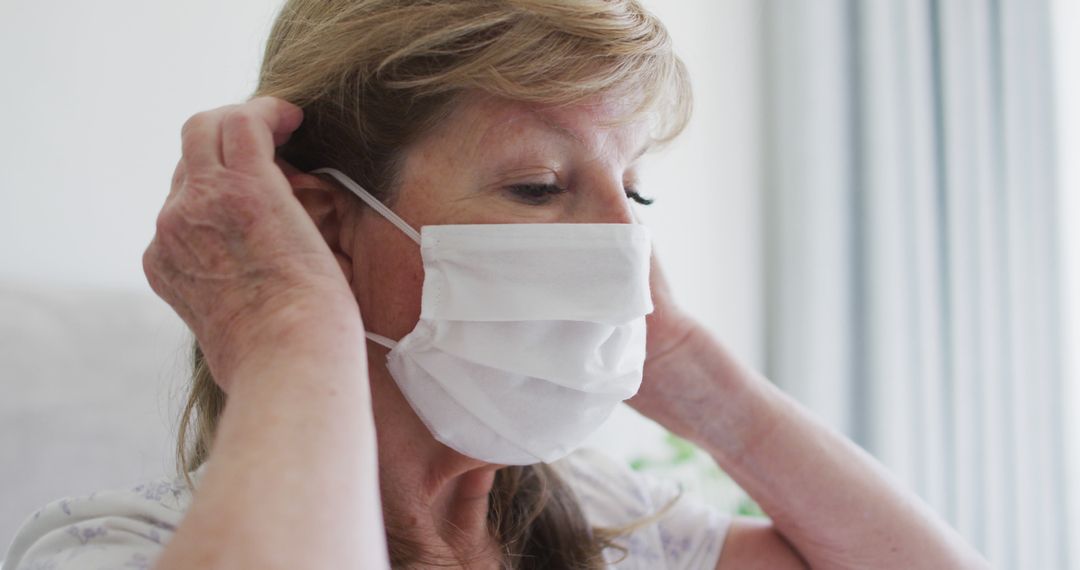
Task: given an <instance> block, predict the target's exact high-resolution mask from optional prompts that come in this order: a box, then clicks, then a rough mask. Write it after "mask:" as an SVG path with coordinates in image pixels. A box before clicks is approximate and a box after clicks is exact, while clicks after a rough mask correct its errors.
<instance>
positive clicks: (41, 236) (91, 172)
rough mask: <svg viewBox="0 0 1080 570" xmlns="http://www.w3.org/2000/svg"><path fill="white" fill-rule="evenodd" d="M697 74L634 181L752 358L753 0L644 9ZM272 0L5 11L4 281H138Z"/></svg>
mask: <svg viewBox="0 0 1080 570" xmlns="http://www.w3.org/2000/svg"><path fill="white" fill-rule="evenodd" d="M649 4H650V5H651V6H653V7H654V9H656V10H657V11H658V12H659V13H660V14H661V16H662V17H663V18H664V20H665V21H666V22H667V24H668V25H669V26H670V28H671V31H672V33H673V34H674V36H675V39H676V42H677V45H678V47H679V49H680V52H681V53H682V54H683V55H684V56H685V59H686V60H687V63H688V64H689V66H690V68H691V71H692V73H693V77H694V80H695V84H696V94H697V97H698V105H697V115H696V117H695V119H694V123H693V124H692V125H691V127H690V131H689V132H688V133H687V135H686V137H685V138H684V139H683V140H681V141H680V142H679V143H677V144H676V145H675V146H674V147H673V148H672V149H670V150H669V151H668V152H667V153H666V154H665V155H663V156H660V157H658V160H656V162H655V164H654V165H653V166H652V168H649V169H648V170H647V171H646V173H645V175H644V176H643V178H644V182H645V185H646V186H645V188H646V189H647V191H648V192H651V193H653V194H654V195H656V196H657V197H658V198H659V199H658V201H657V204H656V205H654V206H653V207H652V208H651V209H649V210H648V212H647V214H645V218H646V220H647V221H648V222H649V223H650V224H652V225H653V226H654V230H655V233H656V234H657V239H658V243H659V247H660V250H661V252H662V254H663V260H664V262H665V264H666V266H667V270H668V272H669V274H670V278H671V280H672V281H673V282H674V287H675V290H676V291H677V293H678V294H679V296H680V297H681V299H682V300H683V301H684V303H685V304H686V305H687V306H688V307H689V308H691V309H692V310H694V311H695V312H697V313H698V314H699V315H700V316H701V317H702V319H704V320H705V322H706V323H707V324H708V325H709V326H710V327H711V328H712V329H713V330H715V331H717V332H718V333H720V334H721V335H722V336H723V337H724V338H725V339H727V340H728V341H729V342H730V343H731V344H732V345H733V346H734V347H735V348H736V350H737V351H738V352H739V353H740V354H744V355H746V356H747V357H748V358H750V359H751V360H752V361H755V362H757V361H759V354H760V347H759V342H758V339H759V337H760V336H761V335H760V326H759V318H758V315H759V313H760V311H759V306H760V295H759V294H758V291H759V290H760V279H759V271H758V268H759V263H758V259H759V255H758V243H759V239H758V236H759V231H758V223H757V190H758V179H757V166H758V160H757V124H756V119H757V110H756V109H757V106H756V102H757V80H756V59H755V56H754V53H755V51H756V48H757V44H756V37H755V34H756V30H757V26H756V23H755V22H756V20H755V15H754V8H753V6H754V1H753V0H723V1H719V2H717V1H715V0H713V1H709V0H693V1H687V0H680V1H679V2H661V1H660V0H652V1H650V2H649ZM278 5H279V3H278V2H276V1H271V0H230V1H229V2H218V1H213V0H190V1H187V2H182V3H167V2H166V3H162V2H144V1H142V0H110V1H105V2H82V1H78V0H66V1H65V0H36V1H30V0H15V1H10V0H9V1H5V2H2V3H0V69H4V70H5V74H4V75H5V78H4V88H3V89H2V90H0V108H2V109H3V113H0V116H3V124H2V129H3V132H4V133H5V135H6V136H5V137H4V139H3V140H2V141H0V279H17V280H19V281H28V282H51V283H61V284H73V285H80V286H81V285H94V286H108V287H122V288H141V289H147V288H148V287H147V286H146V284H145V280H144V278H143V274H142V268H141V262H140V259H141V256H142V252H143V249H144V248H145V246H146V244H147V243H148V242H149V240H150V237H151V235H152V233H153V225H154V219H155V216H156V214H157V211H158V208H159V207H160V205H161V203H162V202H163V201H164V198H165V195H166V192H167V190H168V184H169V179H170V176H171V174H172V171H173V168H174V167H175V164H176V160H177V158H178V157H179V152H180V148H179V146H180V145H179V141H180V137H179V131H180V126H181V124H182V123H183V121H184V120H185V119H186V118H187V117H188V116H189V115H191V114H193V113H194V112H196V111H199V110H202V109H206V108H212V107H216V106H219V105H223V104H226V103H230V102H236V101H240V100H243V99H244V98H246V97H247V95H248V94H249V93H250V92H251V91H252V89H253V88H254V84H255V77H256V72H257V68H258V63H259V59H260V56H261V51H262V46H263V42H264V40H265V36H266V33H267V30H268V28H269V25H270V22H271V21H272V18H273V16H274V14H275V13H276V10H277V7H278Z"/></svg>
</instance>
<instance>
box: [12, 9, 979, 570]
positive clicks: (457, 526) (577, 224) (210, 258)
mask: <svg viewBox="0 0 1080 570" xmlns="http://www.w3.org/2000/svg"><path fill="white" fill-rule="evenodd" d="M256 95H258V97H255V98H253V99H252V100H250V101H248V102H247V103H245V104H242V105H234V106H228V107H224V108H221V109H217V110H214V111H209V112H204V113H199V114H198V115H195V116H194V117H192V118H191V119H190V120H189V121H188V122H187V123H186V124H185V125H184V129H183V157H182V159H181V160H180V163H179V166H178V167H177V169H176V174H175V176H174V178H173V182H172V189H171V191H170V193H169V196H168V198H167V200H166V203H165V206H164V208H163V209H162V212H161V214H160V216H159V218H158V223H157V234H156V235H155V237H154V240H153V242H152V243H151V244H150V247H149V248H148V249H147V251H146V254H145V257H144V265H145V269H146V273H147V276H148V278H149V281H150V284H151V286H152V287H153V289H154V291H156V292H157V293H158V294H159V295H160V296H161V297H162V298H164V299H165V300H166V301H167V302H169V303H170V304H171V305H172V307H174V308H175V310H176V311H177V312H178V313H179V314H180V316H181V317H182V318H183V319H184V320H185V321H186V323H187V324H188V325H189V326H190V327H191V329H192V331H193V332H194V334H195V337H196V339H197V343H196V346H195V349H194V354H195V377H194V385H193V389H192V394H191V398H190V400H189V402H188V406H187V409H186V412H185V415H184V419H183V423H182V429H181V438H180V442H179V446H178V452H179V453H178V454H179V459H180V466H181V469H182V470H184V471H185V473H184V476H185V477H184V478H187V479H188V482H189V483H190V482H194V492H193V493H191V492H189V491H188V488H187V487H186V486H184V485H181V484H179V482H180V481H181V480H182V479H181V478H179V477H178V478H177V479H175V480H174V483H175V484H169V483H162V484H159V485H157V486H152V485H151V486H142V487H139V488H137V489H136V490H135V491H133V492H128V493H126V494H125V493H115V492H114V493H100V494H97V495H96V496H93V497H90V498H87V499H83V500H67V501H64V502H61V503H57V504H54V505H51V506H50V507H48V508H46V509H45V510H44V511H43V512H42V513H39V514H40V515H41V516H38V517H36V518H35V519H34V520H31V521H29V522H28V523H27V525H26V526H25V527H24V528H23V530H22V531H21V533H20V535H19V536H18V537H17V538H16V541H15V543H14V545H13V548H12V551H11V553H9V556H10V557H12V558H10V559H9V561H8V562H9V564H11V565H12V567H13V568H14V567H18V568H45V567H48V568H98V567H110V568H114V567H115V568H120V567H142V568H147V567H150V566H151V564H152V565H153V567H154V568H158V569H162V570H166V569H180V568H328V569H329V568H333V569H338V568H379V567H386V566H387V565H392V566H394V567H402V568H421V567H435V566H460V567H468V568H560V569H562V568H575V569H577V568H580V569H585V568H603V567H608V566H609V565H614V566H615V567H617V568H714V567H715V568H733V569H744V568H773V569H780V568H805V567H812V568H904V569H910V568H935V569H943V568H981V567H985V562H984V561H983V560H982V559H981V558H980V557H979V555H978V554H977V553H975V552H974V551H973V550H972V549H971V548H970V547H969V546H967V545H966V544H965V543H964V542H963V541H962V540H961V539H960V538H959V537H958V536H957V535H956V534H955V533H954V532H953V531H952V530H951V529H950V528H949V527H948V526H947V525H945V524H944V523H943V522H942V521H941V520H940V519H938V518H937V517H936V516H935V515H934V514H933V513H932V512H931V511H930V510H929V509H928V508H927V507H926V506H925V505H924V504H922V503H921V502H920V501H919V500H918V499H917V498H915V497H914V496H912V495H911V494H909V493H907V492H905V491H903V490H902V489H901V488H900V486H899V485H897V484H896V483H895V482H894V481H893V480H891V479H890V477H889V475H888V474H887V473H886V472H885V471H884V470H883V469H882V468H881V467H880V466H879V465H878V464H877V463H875V461H874V460H873V459H872V458H870V457H869V456H867V455H866V454H865V453H863V452H862V451H861V450H859V449H858V448H857V447H856V446H855V445H853V444H852V443H850V442H849V441H847V440H845V439H843V438H842V437H840V436H838V435H837V434H835V433H833V432H831V431H829V430H828V429H826V428H825V427H824V426H823V425H822V424H821V423H820V422H818V421H817V420H815V419H814V418H812V417H811V416H810V415H809V414H808V413H807V412H806V410H804V409H803V408H802V407H800V406H799V405H798V404H796V403H795V402H794V401H792V400H791V399H790V398H788V397H787V396H785V395H784V394H783V393H781V392H780V391H778V390H777V389H776V388H774V387H773V386H772V385H771V384H770V383H769V382H767V381H766V380H765V379H764V378H762V377H761V376H759V375H757V374H755V373H754V372H752V371H750V370H748V369H746V368H744V367H742V366H740V365H739V364H738V363H737V362H736V361H735V360H734V359H733V358H732V357H731V356H730V355H729V353H728V352H727V351H726V350H725V349H724V347H723V346H722V345H721V344H720V343H719V342H718V341H717V340H716V339H714V338H713V337H711V336H710V335H709V334H707V333H706V332H705V331H704V329H703V328H702V327H701V326H700V325H699V323H698V322H697V321H696V320H695V319H694V318H693V317H692V316H691V315H688V314H686V313H685V312H683V311H681V310H680V309H679V307H678V305H677V304H676V303H675V301H674V300H673V299H672V298H671V295H670V292H669V290H668V288H667V286H666V284H665V282H664V279H663V275H662V274H661V273H660V271H659V268H658V266H657V265H656V262H655V260H654V259H651V257H650V250H649V240H648V234H647V232H646V230H645V229H644V228H643V227H642V226H640V225H639V224H637V223H635V218H634V214H633V208H634V203H635V202H638V203H647V202H648V200H647V199H646V198H644V197H642V196H641V195H640V194H639V193H638V191H637V190H636V189H635V185H634V184H635V179H634V172H635V168H636V165H637V164H638V161H639V160H640V159H641V157H642V155H643V154H644V153H646V152H647V151H648V150H649V149H650V148H653V147H654V146H655V145H656V144H657V143H661V142H663V141H666V140H669V139H671V138H672V137H674V136H675V135H676V134H677V133H678V132H679V130H680V129H681V128H682V127H683V125H684V124H685V122H686V119H687V115H688V112H689V108H690V95H689V87H688V82H687V78H686V75H685V71H684V68H683V66H682V63H681V62H680V61H679V59H678V58H677V57H676V56H675V55H674V54H673V52H672V49H671V46H670V41H669V38H668V36H667V34H666V32H665V30H664V28H663V27H662V26H661V24H660V23H659V22H658V21H657V20H656V19H655V18H654V17H653V16H652V15H650V14H649V13H647V12H646V11H645V10H643V9H642V8H641V6H640V5H638V4H637V2H635V1H633V0H454V1H443V2H432V1H428V0H397V1H392V0H337V1H333V2H328V1H326V0H290V1H289V2H287V3H286V5H285V6H284V8H283V10H282V12H281V14H280V16H279V17H278V19H277V21H276V23H275V25H274V27H273V31H272V34H271V36H270V39H269V42H268V45H267V50H266V54H265V60H264V63H263V67H262V72H261V75H260V82H259V86H258V89H257V93H256ZM650 266H651V270H650ZM369 341H370V342H369ZM639 384H640V389H639ZM635 393H636V395H635ZM631 396H633V397H632V398H631ZM624 399H629V403H630V404H631V405H632V406H634V407H635V408H636V409H637V410H639V411H640V412H641V413H643V414H645V415H646V416H648V417H651V418H653V419H655V420H656V421H658V422H659V423H661V424H662V425H664V426H666V427H667V428H669V429H670V430H671V431H673V432H675V433H677V434H679V435H680V436H682V437H685V438H687V439H689V440H691V441H693V442H695V443H697V444H698V445H700V446H701V447H702V448H704V449H705V450H707V451H708V452H709V453H710V454H711V455H712V456H713V457H714V458H715V459H716V461H717V462H718V463H719V465H720V466H721V467H722V468H723V469H724V470H725V471H726V472H727V473H729V474H730V475H731V476H732V477H733V478H734V479H735V480H736V481H737V482H738V483H739V484H740V485H741V486H742V487H743V488H744V489H746V491H747V492H749V493H750V495H751V496H752V497H753V498H754V499H755V500H756V501H757V502H758V503H759V504H760V505H761V507H762V508H763V509H764V510H765V512H767V513H768V515H769V517H770V519H771V520H761V521H758V520H753V519H744V518H735V519H734V520H730V519H728V518H726V517H724V516H721V515H720V514H718V513H716V512H713V511H712V510H711V509H709V508H707V507H704V506H701V505H696V504H694V503H693V502H692V501H691V500H690V499H688V498H685V497H679V496H677V495H676V494H673V493H671V492H670V490H667V489H665V488H663V487H661V486H656V485H653V484H650V483H648V482H646V481H644V480H641V479H640V478H638V477H637V476H636V475H634V474H632V473H631V472H628V471H626V470H624V469H621V468H619V467H617V466H615V465H614V464H612V463H610V462H606V461H605V460H604V459H602V458H601V457H600V456H598V455H596V454H590V453H587V452H582V451H574V450H575V448H577V447H578V445H579V444H580V443H581V440H582V439H583V438H584V437H585V436H586V435H588V433H590V432H591V431H592V430H593V429H595V427H596V426H597V425H598V424H599V423H600V422H601V421H602V420H603V419H604V418H605V417H606V416H607V414H608V413H609V412H610V411H611V408H612V407H613V406H614V405H616V404H617V403H618V402H619V401H621V400H624ZM226 402H227V405H226ZM189 428H193V431H194V433H193V434H192V439H190V440H188V441H185V435H187V434H188V432H189V431H190V430H189ZM188 443H190V444H191V445H190V446H189V445H188Z"/></svg>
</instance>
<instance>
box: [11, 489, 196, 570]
mask: <svg viewBox="0 0 1080 570" xmlns="http://www.w3.org/2000/svg"><path fill="white" fill-rule="evenodd" d="M198 473H199V472H198V471H197V472H196V474H195V476H194V479H196V480H197V474H198ZM190 503H191V490H190V489H189V488H188V487H187V483H186V481H185V480H184V478H183V477H182V476H177V477H162V478H159V479H155V480H150V481H144V482H141V483H138V484H134V485H131V486H130V487H128V488H124V489H115V490H106V491H98V492H95V493H91V494H89V495H84V496H79V497H67V498H63V499H59V500H56V501H53V502H52V503H49V504H48V505H45V506H44V507H42V508H41V509H39V510H38V511H37V512H35V513H33V514H32V515H30V517H29V518H27V520H26V521H25V522H24V523H23V525H22V526H21V527H20V528H19V530H18V532H16V534H15V537H14V539H13V540H12V542H11V546H10V547H9V548H8V551H7V554H6V555H5V556H4V566H3V570H26V569H44V568H49V569H54V570H61V569H69V570H74V569H81V568H95V569H96V568H150V566H151V565H152V563H153V561H154V559H156V557H157V555H158V554H159V553H160V551H161V549H162V548H163V547H164V545H165V544H166V543H167V542H168V541H169V539H171V538H172V535H173V532H175V530H176V527H177V526H178V525H179V524H180V520H181V519H182V518H183V515H184V513H185V512H186V511H187V508H188V505H190Z"/></svg>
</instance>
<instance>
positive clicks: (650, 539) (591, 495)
mask: <svg viewBox="0 0 1080 570" xmlns="http://www.w3.org/2000/svg"><path fill="white" fill-rule="evenodd" d="M552 465H553V466H554V467H555V468H556V470H557V471H558V472H559V474H560V475H561V476H562V477H564V479H565V480H566V482H567V483H568V484H569V486H570V487H571V489H573V490H574V493H575V494H576V495H577V496H578V499H579V501H580V503H581V506H582V509H583V510H584V512H585V516H586V519H588V522H589V523H590V524H591V525H592V526H603V527H617V526H622V525H625V524H628V523H632V522H634V521H636V520H639V519H641V518H644V517H647V516H649V515H652V514H654V513H657V512H659V511H660V510H661V509H663V508H664V506H666V505H667V504H668V503H669V502H670V501H671V499H672V498H674V497H676V496H677V495H678V494H679V489H678V487H677V486H676V485H675V484H673V483H671V482H666V481H661V480H658V479H654V478H651V477H648V476H644V475H641V474H638V473H635V472H634V471H632V470H630V469H629V468H628V467H625V466H622V465H620V464H618V463H617V462H615V461H612V460H611V459H609V458H607V457H606V456H605V455H603V454H602V453H600V452H598V451H593V450H586V449H583V450H579V451H576V452H574V453H572V454H570V455H569V456H567V457H566V458H563V459H561V460H559V461H556V462H555V463H553V464H552ZM202 471H203V468H200V469H198V470H196V471H195V472H193V473H192V480H193V482H194V483H195V484H196V486H197V485H198V479H199V476H200V475H201V474H202ZM190 502H191V492H190V490H189V489H188V488H187V486H186V484H185V482H184V479H183V477H179V476H175V477H165V478H161V479H158V480H154V481H150V482H146V483H142V484H139V485H137V486H135V487H133V488H130V489H125V490H115V491H99V492H96V493H92V494H90V495H87V496H84V497H77V498H66V499H60V500H58V501H55V502H52V503H50V504H48V505H46V506H45V507H43V508H42V509H41V510H39V511H38V512H36V513H34V514H33V515H31V516H30V518H29V519H27V521H26V522H25V523H23V526H22V527H21V528H20V529H19V531H18V532H17V533H16V535H15V538H14V540H13V541H12V543H11V546H10V547H9V549H8V552H7V555H6V556H5V560H4V565H3V568H2V570H148V569H149V568H151V566H152V565H153V562H154V560H155V559H156V558H157V556H158V555H159V554H160V553H161V550H162V549H163V548H164V545H165V544H166V543H167V542H168V541H169V539H170V538H172V535H173V532H174V531H175V530H176V527H177V526H178V525H179V524H180V520H181V519H182V518H183V516H184V512H185V511H186V510H187V507H188V505H189V504H190ZM730 523H731V518H730V517H729V516H727V515H725V514H722V513H721V512H719V511H718V510H717V509H715V508H713V507H710V506H706V505H703V504H700V503H696V502H694V501H692V500H691V499H689V498H687V497H679V498H678V500H677V501H676V502H675V503H674V506H672V508H670V509H669V510H668V511H667V512H666V514H665V516H664V517H663V518H662V519H661V520H660V521H658V522H657V523H655V524H651V525H648V526H646V527H644V528H641V529H638V530H636V531H634V532H633V533H631V534H629V535H627V536H624V537H622V538H621V539H619V540H617V541H616V542H617V543H619V544H620V545H621V546H623V547H625V548H626V550H627V554H626V555H625V557H624V555H623V553H622V552H620V551H617V550H615V549H608V551H605V553H604V554H605V559H606V560H607V561H608V563H609V568H613V569H616V570H636V569H641V570H645V569H648V570H676V569H687V570H689V569H693V570H711V569H713V568H715V567H716V563H717V560H718V559H719V558H720V550H721V548H722V547H723V543H724V537H725V536H726V534H727V530H728V527H729V525H730ZM620 558H621V560H619V559H620ZM616 562H617V563H616Z"/></svg>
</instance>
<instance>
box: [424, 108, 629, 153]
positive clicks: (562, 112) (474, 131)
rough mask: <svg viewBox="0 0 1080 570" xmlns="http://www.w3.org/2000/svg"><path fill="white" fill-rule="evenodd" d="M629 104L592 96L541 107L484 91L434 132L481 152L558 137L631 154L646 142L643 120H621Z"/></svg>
mask: <svg viewBox="0 0 1080 570" xmlns="http://www.w3.org/2000/svg"><path fill="white" fill-rule="evenodd" d="M632 110H633V103H632V102H628V101H626V100H625V99H618V98H612V97H608V98H595V99H592V100H587V101H585V102H583V103H578V104H574V105H563V106H545V105H538V104H533V103H525V102H520V101H510V100H507V99H501V98H495V97H489V96H470V97H467V98H465V99H463V100H462V101H461V102H460V103H459V104H458V106H457V107H456V108H455V110H454V112H453V113H451V115H450V117H449V118H448V120H447V121H446V122H445V123H444V124H443V127H444V128H440V129H439V131H440V132H438V136H439V138H443V139H444V140H445V139H452V140H446V142H453V143H454V144H456V145H461V147H459V148H461V149H462V150H464V149H465V148H474V149H476V150H479V151H481V152H486V151H490V150H492V149H496V148H499V147H503V146H505V145H508V144H513V145H536V144H542V143H545V142H561V143H566V144H570V145H575V146H578V147H580V148H581V150H582V151H585V152H588V153H590V154H613V155H620V156H624V157H625V158H627V159H628V160H630V159H632V158H636V156H637V155H638V154H640V151H642V150H643V149H644V147H645V146H646V145H647V144H648V143H649V142H650V139H649V137H648V134H649V132H648V128H647V124H646V122H645V121H644V120H640V119H627V117H628V116H629V115H630V113H631V112H632Z"/></svg>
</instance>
